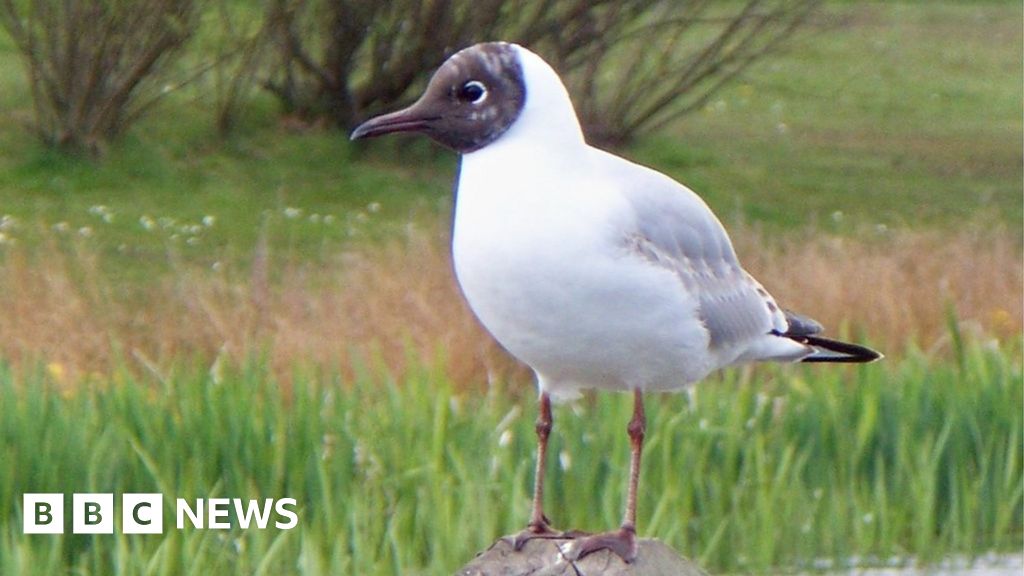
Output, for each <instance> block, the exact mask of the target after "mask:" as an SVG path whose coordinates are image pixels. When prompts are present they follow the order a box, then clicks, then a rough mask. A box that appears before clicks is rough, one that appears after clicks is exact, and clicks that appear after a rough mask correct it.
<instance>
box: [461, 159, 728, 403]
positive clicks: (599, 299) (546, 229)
mask: <svg viewBox="0 0 1024 576" xmlns="http://www.w3.org/2000/svg"><path fill="white" fill-rule="evenodd" d="M589 150H590V149H589V148H585V147H584V148H582V149H581V152H580V154H579V155H577V156H571V155H570V156H568V158H570V159H571V160H572V161H571V162H568V163H567V162H564V161H563V162H559V161H558V155H553V154H543V153H541V152H540V151H538V150H536V149H534V148H529V147H520V146H517V145H516V144H515V142H507V141H506V142H502V141H499V142H498V143H495V144H494V145H492V146H489V147H488V148H485V149H484V150H481V151H479V152H475V153H473V154H470V155H467V156H465V157H464V159H463V165H462V168H461V173H460V180H459V191H458V199H457V206H456V214H455V232H454V239H453V240H454V244H453V255H454V261H455V271H456V274H457V276H458V280H459V284H460V285H461V287H462V290H463V292H464V294H465V296H466V299H467V301H468V302H469V304H470V307H471V308H472V309H473V311H474V312H475V313H476V315H477V316H478V318H479V319H480V321H481V322H482V323H483V325H484V326H485V327H486V328H487V330H488V331H490V332H491V334H493V335H494V337H495V338H496V339H497V340H498V341H499V342H500V343H501V344H502V345H503V346H504V347H505V348H506V349H508V350H509V351H510V352H511V353H512V354H513V355H515V356H516V357H518V358H519V359H520V360H522V361H523V362H525V363H527V364H528V365H530V366H531V367H532V368H533V369H534V370H535V371H536V372H537V373H538V376H539V379H540V383H541V386H543V387H544V388H545V389H547V390H548V391H549V392H552V393H553V394H554V395H566V394H571V393H572V392H573V391H575V390H576V389H579V388H589V387H597V388H610V389H622V390H625V389H628V388H633V387H639V388H644V389H669V388H675V387H681V386H683V385H685V384H687V383H689V382H692V381H695V380H698V379H700V378H702V377H703V376H705V375H706V374H707V373H708V372H709V371H710V370H712V369H713V368H715V367H716V366H715V362H714V359H713V358H710V357H709V356H708V354H707V332H706V330H704V328H703V326H702V325H701V323H700V321H699V320H698V319H697V314H696V310H695V308H696V301H695V300H694V299H692V298H690V297H688V295H687V294H686V292H685V291H684V290H681V289H680V288H681V287H680V284H679V279H678V277H676V276H675V275H674V274H672V273H671V272H670V271H668V270H664V269H660V268H658V267H654V266H650V265H648V264H646V263H644V262H642V261H640V260H638V259H635V258H633V257H631V256H630V255H629V254H628V251H627V250H625V249H624V245H623V242H622V241H623V234H622V232H621V230H620V226H622V223H623V215H624V214H626V213H627V207H626V205H625V203H624V202H623V199H622V197H621V196H620V194H619V193H618V192H617V191H616V190H614V189H611V188H609V187H608V186H607V184H603V183H602V179H601V178H600V177H599V174H595V172H594V170H593V166H592V165H591V162H592V160H593V159H594V158H595V155H593V154H590V153H589ZM566 158H567V157H566V156H562V159H563V160H565V159H566Z"/></svg>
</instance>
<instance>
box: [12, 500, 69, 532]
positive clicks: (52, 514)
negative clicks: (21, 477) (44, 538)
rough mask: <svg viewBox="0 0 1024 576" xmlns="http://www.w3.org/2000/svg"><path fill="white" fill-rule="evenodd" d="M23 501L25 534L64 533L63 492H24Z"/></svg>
mask: <svg viewBox="0 0 1024 576" xmlns="http://www.w3.org/2000/svg"><path fill="white" fill-rule="evenodd" d="M21 501H22V514H23V516H24V518H23V520H22V531H23V532H24V533H25V534H63V533H64V495H63V494H24V495H23V496H22V500H21Z"/></svg>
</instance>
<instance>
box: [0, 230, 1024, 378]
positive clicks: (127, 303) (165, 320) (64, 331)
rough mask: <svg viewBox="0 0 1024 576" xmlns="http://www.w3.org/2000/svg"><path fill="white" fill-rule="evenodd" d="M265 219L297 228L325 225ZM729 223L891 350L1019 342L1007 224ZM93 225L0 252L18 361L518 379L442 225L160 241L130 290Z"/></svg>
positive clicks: (846, 320) (3, 298) (823, 309)
mask: <svg viewBox="0 0 1024 576" xmlns="http://www.w3.org/2000/svg"><path fill="white" fill-rule="evenodd" d="M277 225H278V226H282V227H288V228H289V229H292V230H294V231H295V233H296V234H299V233H308V231H305V230H303V229H308V228H313V229H314V230H315V229H318V228H321V227H323V224H322V223H319V224H314V223H311V222H309V221H308V220H301V221H299V220H296V221H288V220H283V219H282V221H281V222H279V223H278V224H277ZM734 232H735V234H734V237H735V240H736V242H737V246H738V250H739V253H740V254H741V255H742V256H743V257H744V261H745V262H746V265H747V267H748V269H749V270H750V271H751V273H753V274H754V275H755V277H758V278H762V279H763V280H764V282H765V285H766V287H767V288H768V289H769V290H771V292H772V293H773V294H774V295H775V296H776V298H778V300H779V302H781V303H782V304H783V305H784V306H787V307H791V308H793V309H796V310H798V311H800V312H803V313H806V314H809V315H811V316H812V317H814V318H817V319H818V320H819V321H821V322H823V323H824V325H825V326H826V327H827V330H828V332H829V333H830V334H833V335H837V336H840V337H843V336H845V337H847V338H851V339H854V340H861V341H867V342H870V343H871V344H873V345H875V346H877V347H880V348H881V349H883V350H884V351H885V352H886V354H887V355H889V356H890V357H900V356H901V355H902V354H903V353H904V351H905V349H906V345H907V344H908V343H913V344H914V345H916V346H919V347H922V348H924V349H926V350H929V351H930V353H934V354H936V355H937V356H938V357H941V358H947V359H948V358H950V357H951V356H950V349H951V344H952V343H951V342H950V339H949V333H948V331H947V329H946V325H947V317H948V316H949V314H950V313H952V314H954V315H955V317H956V318H957V319H958V321H959V322H960V323H961V324H962V325H963V327H964V330H965V331H966V332H968V333H969V334H970V335H971V337H974V338H976V339H979V340H980V339H993V340H994V341H996V342H999V341H1002V342H1013V341H1016V340H1019V338H1020V334H1021V330H1022V325H1021V322H1022V318H1024V308H1022V306H1024V302H1022V300H1021V299H1020V298H1016V297H1014V294H1021V293H1022V291H1024V271H1022V270H1021V268H1020V265H1019V263H1020V258H1021V254H1020V251H1019V248H1018V247H1017V246H1016V245H1015V243H1014V242H1013V241H1011V240H1010V239H1009V238H1007V237H1006V236H1007V235H1006V233H1005V232H1000V231H980V230H973V229H965V230H960V231H957V232H954V233H948V234H942V233H934V232H918V233H909V232H893V233H886V234H884V235H878V234H877V233H873V234H872V235H871V236H873V238H872V239H871V240H867V241H864V240H852V239H849V238H845V239H844V238H839V237H822V236H820V235H814V236H812V237H810V238H807V237H804V236H795V235H794V236H790V237H788V238H777V237H766V235H765V234H764V233H761V232H757V231H755V230H750V229H746V228H742V227H741V228H737V229H736V230H734ZM107 233H108V232H107V231H106V229H104V228H97V229H96V231H95V232H94V235H93V236H91V237H89V238H82V237H79V236H78V235H77V234H76V233H74V232H71V231H69V232H64V233H59V232H53V233H50V234H49V235H48V237H47V243H46V245H45V247H36V248H33V249H28V248H24V247H19V246H15V247H12V248H9V249H8V251H7V256H6V258H5V259H4V260H3V261H0V309H3V310H5V311H6V312H7V318H6V320H5V321H4V322H3V323H0V356H2V357H3V358H6V359H7V361H8V362H9V363H10V364H11V365H12V366H13V367H14V368H15V369H16V370H21V369H22V368H24V367H26V366H28V367H31V366H32V365H34V364H35V363H37V362H40V361H42V362H46V363H53V364H55V365H58V366H60V367H61V370H62V371H63V372H64V373H65V374H66V383H67V384H68V385H69V386H71V385H73V383H74V382H75V381H77V380H78V379H79V378H81V377H82V376H83V375H86V374H89V373H97V374H110V373H111V372H113V371H115V370H116V369H118V368H123V367H125V366H129V367H131V368H133V369H135V370H136V371H150V370H153V369H156V370H158V371H164V370H165V369H169V367H170V366H174V365H175V364H176V363H177V362H178V361H179V360H180V358H181V357H182V356H183V355H186V356H191V357H195V358H201V359H203V360H204V361H206V362H213V361H214V360H215V359H216V358H223V359H230V360H233V361H235V362H240V361H242V360H244V359H245V358H247V357H250V356H252V355H254V354H259V353H264V352H265V353H266V355H267V361H268V363H269V365H270V366H271V368H272V369H273V371H274V373H275V375H276V376H277V377H279V378H283V379H288V378H290V375H291V373H292V371H293V369H294V366H295V365H297V364H303V363H307V362H312V363H315V364H317V365H320V366H325V367H331V368H333V369H336V370H339V371H341V372H342V373H343V374H345V375H347V376H352V375H353V365H354V363H353V358H355V357H363V358H365V357H369V356H374V355H377V356H379V357H380V358H381V359H382V360H383V361H384V362H385V363H386V364H387V365H388V367H389V369H390V370H391V371H392V373H393V374H395V375H396V377H399V378H401V377H403V376H404V371H405V369H406V367H407V366H409V365H410V362H411V364H412V365H417V364H426V365H431V366H437V368H438V369H440V370H441V371H442V372H443V373H444V374H446V376H447V378H449V379H450V380H451V381H452V382H454V383H455V385H456V386H457V387H458V388H460V389H467V390H468V389H479V388H480V387H481V386H482V385H483V384H484V383H486V382H488V381H489V380H492V379H494V378H496V377H497V378H513V379H515V380H517V381H529V380H530V376H529V374H528V373H527V371H525V370H524V369H523V368H522V367H521V366H519V365H517V364H515V363H514V362H513V361H512V360H511V359H510V358H509V357H508V356H507V355H506V354H505V353H503V352H502V351H501V350H500V349H499V348H498V347H497V345H495V344H494V342H493V341H492V340H491V339H490V338H489V337H488V336H487V335H486V333H484V331H483V329H482V328H481V327H480V325H479V324H478V323H477V322H476V320H475V319H474V318H473V316H472V314H471V313H470V311H469V309H468V308H467V307H466V306H465V304H464V302H463V299H462V297H461V294H460V293H459V290H458V288H457V286H456V285H455V282H454V277H453V274H452V270H451V262H450V256H449V253H450V250H449V248H448V239H447V238H448V234H447V230H446V229H440V227H439V226H433V227H427V228H423V227H413V228H411V229H410V230H409V231H407V232H405V233H403V234H395V235H393V238H392V239H390V240H387V241H381V242H380V243H378V244H375V245H371V246H366V245H365V244H364V243H360V244H359V245H358V246H349V247H348V249H347V250H344V251H341V252H339V254H337V255H334V256H327V255H324V256H323V257H322V260H323V262H325V263H326V264H320V263H319V262H317V258H316V257H309V256H305V257H303V256H300V255H297V254H296V253H294V252H290V251H289V250H288V249H287V248H281V249H280V250H278V249H277V248H275V247H273V246H271V247H269V248H266V249H265V250H259V249H256V250H254V254H253V255H252V260H253V261H255V262H256V264H255V265H254V266H248V265H244V264H240V263H239V262H237V261H232V260H230V259H227V260H225V261H223V262H220V263H219V264H215V265H213V266H211V265H205V264H203V265H199V264H195V263H188V262H185V261H183V259H182V258H180V257H179V252H178V251H177V250H174V249H173V248H172V249H169V250H168V251H167V252H166V253H164V254H161V255H159V256H158V261H157V262H153V263H151V266H152V267H153V268H154V269H157V270H159V274H158V276H157V278H154V279H150V280H147V281H143V282H135V283H129V282H124V281H123V280H118V279H116V278H111V277H110V276H109V275H108V274H107V273H106V270H107V269H108V268H109V267H110V264H109V262H108V260H109V256H107V255H105V254H103V252H102V246H103V245H104V238H103V236H104V235H105V234H107ZM158 263H159V266H158ZM780 271H781V273H780ZM865 278H870V279H871V282H870V285H868V284H866V283H865V281H864V279H865ZM441 350H448V351H457V353H452V354H449V355H445V356H439V355H438V352H439V351H441ZM437 362H442V363H441V364H436V363H437Z"/></svg>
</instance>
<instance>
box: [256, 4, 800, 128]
mask: <svg viewBox="0 0 1024 576" xmlns="http://www.w3.org/2000/svg"><path fill="white" fill-rule="evenodd" d="M819 2H820V0H748V1H746V2H744V3H738V4H730V5H729V7H725V8H723V7H722V6H721V4H717V5H715V4H714V3H712V2H709V1H698V2H682V3H681V2H670V1H664V0H620V1H609V0H603V1H602V0H598V1H587V0H561V1H559V0H533V1H530V2H512V1H510V0H483V1H475V2H474V1H472V0H447V1H440V2H426V1H424V0H400V1H396V2H390V3H368V2H362V1H360V0H340V1H339V0H270V1H269V4H268V11H267V25H268V28H269V30H271V34H270V37H271V38H272V41H273V44H274V48H273V50H274V52H275V54H276V62H275V63H274V65H273V67H272V69H271V70H270V76H269V77H268V79H267V80H266V82H265V83H264V86H265V87H266V88H268V89H269V90H270V91H272V92H273V93H274V94H276V95H277V97H278V98H279V99H280V101H281V102H282V104H283V106H284V108H285V111H286V112H287V113H289V114H293V115H296V116H298V117H300V118H302V119H304V120H306V121H314V120H316V119H320V118H329V119H330V121H331V123H333V124H335V125H337V126H338V127H341V128H351V127H353V126H354V125H355V124H356V122H357V120H359V119H362V118H364V117H366V116H369V115H372V114H375V113H379V112H381V111H383V110H385V109H389V108H393V107H395V106H396V105H398V104H400V103H403V102H405V101H407V100H409V99H410V98H411V97H412V96H413V95H414V93H415V92H417V91H418V90H419V88H420V87H421V86H422V83H423V81H424V80H425V79H426V78H427V76H428V75H429V73H430V72H431V71H432V70H433V69H434V68H436V67H437V66H438V65H439V64H440V63H441V62H442V61H443V60H444V58H445V57H447V56H448V55H450V54H451V53H452V52H454V51H455V50H457V49H459V48H462V47H464V46H467V45H470V44H473V43H475V42H480V41H486V40H494V39H504V40H510V41H514V42H518V43H520V44H523V45H525V46H529V47H530V48H531V49H533V50H536V51H537V52H539V53H540V54H542V55H543V56H544V57H545V58H546V59H547V60H548V61H549V62H551V64H552V65H553V66H554V67H555V68H556V69H558V70H559V71H560V73H561V74H562V76H563V78H565V80H566V82H567V83H568V84H569V86H570V92H571V93H572V94H573V96H574V98H576V105H577V108H578V110H579V112H580V115H581V119H582V121H583V123H584V126H585V128H586V129H587V131H588V135H589V136H590V138H591V140H593V141H596V142H598V143H603V144H622V143H625V142H627V141H629V140H631V139H632V138H634V137H635V136H636V135H637V134H640V133H642V132H644V131H646V130H650V129H652V128H655V127H658V126H661V125H663V124H664V123H665V122H668V121H670V120H672V119H674V118H677V117H678V116H680V115H682V114H685V113H687V112H689V111H691V110H694V109H696V108H699V107H700V106H701V105H703V103H704V102H706V101H707V99H708V98H709V97H710V96H711V94H713V93H714V92H715V91H716V90H718V89H719V88H721V87H722V86H724V85H725V84H726V83H727V82H728V81H729V80H731V79H733V78H734V77H736V75H737V74H739V73H740V72H742V71H743V70H745V69H746V68H747V67H748V66H750V65H751V64H753V63H754V62H756V61H757V60H759V59H760V58H762V57H764V56H766V55H768V54H770V53H771V52H772V51H773V50H775V49H776V48H778V47H779V46H780V45H781V44H782V42H783V41H784V40H786V39H787V38H788V37H790V35H791V33H792V32H793V30H794V29H795V28H796V27H797V26H798V25H799V24H800V23H802V22H803V21H804V20H805V18H806V17H807V15H808V14H809V13H810V11H811V9H812V8H813V7H814V6H815V5H817V4H818V3H819Z"/></svg>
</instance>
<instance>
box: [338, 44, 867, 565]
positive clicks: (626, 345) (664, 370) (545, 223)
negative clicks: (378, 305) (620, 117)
mask: <svg viewBox="0 0 1024 576" xmlns="http://www.w3.org/2000/svg"><path fill="white" fill-rule="evenodd" d="M394 132H415V133H420V134H424V135H426V136H428V137H430V138H431V139H433V140H435V141H436V142H438V143H440V144H442V145H444V146H446V147H448V148H450V149H452V150H454V151H456V152H458V153H460V154H461V163H460V166H459V173H458V177H457V182H456V193H455V194H456V198H455V210H454V213H455V215H454V220H455V221H454V226H453V233H452V257H453V262H454V268H455V275H456V278H457V280H458V283H459V286H460V287H461V289H462V292H463V295H464V296H465V299H466V301H467V302H468V304H469V307H470V308H471V309H472V310H473V312H474V314H475V315H476V316H477V318H478V319H479V320H480V322H481V324H483V326H484V327H485V328H486V329H487V331H488V332H490V333H491V335H493V336H494V338H495V339H496V340H497V341H498V342H499V343H500V344H501V345H502V346H503V347H504V348H505V349H506V350H508V351H509V352H510V353H511V354H512V355H513V356H515V357H516V358H518V359H519V360H521V361H522V362H524V363H525V364H527V365H528V366H530V368H532V369H533V371H534V373H535V374H536V379H537V387H538V390H539V416H538V418H537V423H536V433H537V461H536V473H535V480H534V493H533V506H532V509H531V513H530V520H529V523H528V524H527V527H526V529H525V530H523V532H521V533H520V534H518V535H516V536H515V537H514V538H513V543H514V544H515V547H516V548H517V549H519V548H521V547H522V546H523V544H524V543H525V542H526V541H528V540H530V539H533V538H560V537H571V538H575V540H574V543H575V545H574V551H573V552H572V554H573V557H575V558H581V557H583V556H585V555H587V554H590V553H592V552H595V551H597V550H602V549H608V550H611V551H612V552H613V553H615V554H617V555H619V556H620V557H621V558H622V559H623V560H624V561H626V562H631V561H633V560H634V559H635V558H636V554H637V540H636V502H637V486H638V484H639V476H640V457H641V453H642V448H643V440H644V433H645V428H646V416H645V413H644V401H643V394H644V393H645V392H651V391H671V390H681V389H684V388H686V387H687V386H690V385H692V384H694V383H696V382H698V381H700V380H702V379H703V378H704V377H706V376H707V375H708V374H710V373H711V372H714V371H716V370H718V369H721V368H724V367H727V366H732V365H736V364H740V363H744V362H751V361H762V360H768V361H781V362H797V361H803V362H870V361H872V360H876V359H878V358H880V357H881V354H879V353H877V352H875V351H874V350H871V349H869V348H866V347H863V346H859V345H856V344H850V343H846V342H840V341H837V340H832V339H828V338H825V337H823V336H821V335H820V332H821V331H822V327H821V325H820V324H818V323H817V322H815V321H814V320H811V319H809V318H807V317H805V316H802V315H799V314H795V313H793V312H790V311H788V310H785V309H783V308H781V307H780V306H779V305H778V304H777V303H776V301H775V299H774V298H772V296H771V295H770V294H769V293H768V292H767V291H766V290H765V289H764V287H763V286H762V285H761V284H760V283H759V282H758V281H757V280H755V279H754V278H753V277H752V276H751V275H750V274H748V273H747V272H746V271H745V270H744V269H743V268H742V266H740V263H739V260H738V259H737V257H736V252H735V251H734V250H733V247H732V243H731V241H730V240H729V236H728V234H727V233H726V231H725V228H724V227H723V226H722V224H721V222H719V220H718V218H716V217H715V215H714V213H713V212H712V211H711V209H710V208H708V206H707V204H705V203H704V201H703V200H702V199H701V198H700V197H699V196H698V195H697V194H695V193H694V192H692V191H691V190H690V189H689V188H687V187H685V186H683V185H682V184H680V183H678V182H676V181H675V180H673V179H671V178H669V177H668V176H666V175H664V174H662V173H660V172H657V171H655V170H652V169H650V168H647V167H644V166H640V165H638V164H634V163H632V162H630V161H628V160H626V159H624V158H621V157H619V156H616V155H614V154H611V153H609V152H605V151H603V150H600V149H598V148H595V147H592V146H590V145H588V144H587V143H586V141H585V139H584V135H583V131H582V130H581V128H580V124H579V121H578V119H577V117H576V112H575V110H574V108H573V105H572V102H571V100H570V98H569V94H568V92H567V90H566V88H565V85H564V84H563V83H562V80H561V79H560V78H559V76H558V74H557V73H556V72H555V70H554V69H552V67H551V66H550V65H548V64H547V63H546V62H545V61H544V60H543V59H542V58H541V57H539V56H538V55H536V54H534V53H533V52H531V51H530V50H528V49H526V48H523V47H522V46H519V45H516V44H512V43H506V42H487V43H482V44H477V45H474V46H471V47H469V48H466V49H464V50H462V51H460V52H458V53H456V54H454V55H453V56H451V57H450V58H448V60H446V61H445V62H444V63H443V64H442V65H441V67H440V68H439V69H438V70H437V72H436V73H435V74H434V76H433V77H432V78H431V80H430V82H429V84H428V85H427V87H426V90H425V92H424V93H423V95H422V96H421V97H420V98H419V99H418V100H417V101H416V102H415V103H413V104H412V105H411V106H409V107H408V108H405V109H403V110H399V111H397V112H392V113H390V114H384V115H382V116H378V117H375V118H372V119H370V120H368V121H366V122H364V123H363V124H361V125H360V126H358V127H357V128H356V129H355V130H354V131H353V132H352V136H351V137H352V139H353V140H355V139H359V138H367V137H372V136H380V135H383V134H389V133H394ZM586 389H598V390H614V391H622V392H631V393H632V394H633V399H634V402H633V416H632V418H631V419H630V421H629V424H628V426H627V433H628V434H629V439H630V447H631V457H630V468H629V477H628V488H627V496H626V506H625V513H624V515H623V520H622V524H621V526H620V527H619V528H618V529H617V530H612V531H609V532H604V533H598V534H583V533H577V532H571V533H570V532H559V531H557V530H555V529H553V528H552V527H551V525H550V524H549V521H548V518H547V517H546V516H545V515H544V511H543V498H544V469H545V463H546V457H547V441H548V437H549V435H550V433H551V427H552V417H551V404H552V401H556V402H557V401H560V400H566V399H571V398H573V397H575V396H578V395H579V393H580V391H582V390H586Z"/></svg>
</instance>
